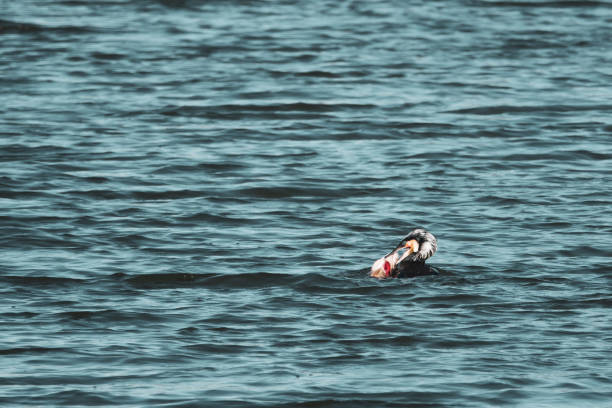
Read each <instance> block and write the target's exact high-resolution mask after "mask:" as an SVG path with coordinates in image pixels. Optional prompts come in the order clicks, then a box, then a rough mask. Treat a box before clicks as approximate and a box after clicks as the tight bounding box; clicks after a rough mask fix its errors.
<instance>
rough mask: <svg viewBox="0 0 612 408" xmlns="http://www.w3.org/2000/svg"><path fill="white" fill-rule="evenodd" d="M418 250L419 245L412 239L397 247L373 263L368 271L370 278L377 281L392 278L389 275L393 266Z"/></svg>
mask: <svg viewBox="0 0 612 408" xmlns="http://www.w3.org/2000/svg"><path fill="white" fill-rule="evenodd" d="M418 250H419V243H418V242H417V241H416V240H414V239H411V240H410V241H408V242H406V243H405V244H404V245H402V244H400V245H398V247H397V248H395V249H394V250H393V251H391V252H390V253H389V254H387V255H385V256H383V257H382V258H380V259H378V260H377V261H376V262H374V264H373V265H372V268H371V271H370V276H371V277H373V278H378V279H384V278H390V277H391V276H392V275H391V273H392V272H393V269H394V268H395V266H396V265H397V264H398V263H400V262H401V261H402V260H403V259H404V258H406V257H407V256H408V255H410V254H413V253H415V252H418ZM402 251H403V252H404V253H403V254H402V255H401V256H400V255H399V254H400V252H402Z"/></svg>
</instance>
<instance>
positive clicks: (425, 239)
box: [370, 228, 438, 279]
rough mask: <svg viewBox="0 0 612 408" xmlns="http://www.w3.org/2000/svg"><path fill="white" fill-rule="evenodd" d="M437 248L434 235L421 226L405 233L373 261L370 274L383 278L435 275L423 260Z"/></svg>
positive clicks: (434, 271) (433, 270) (430, 255)
mask: <svg viewBox="0 0 612 408" xmlns="http://www.w3.org/2000/svg"><path fill="white" fill-rule="evenodd" d="M437 249H438V243H437V241H436V237H434V236H433V234H432V233H430V232H427V231H425V230H424V229H422V228H417V229H415V230H413V231H411V232H410V234H408V235H406V237H405V238H404V239H402V240H401V241H400V243H399V244H398V245H397V246H396V247H395V249H394V250H393V251H391V252H389V253H388V254H387V255H385V256H383V257H382V258H380V259H379V260H377V261H376V262H374V264H373V265H372V270H371V272H370V276H373V277H375V278H379V279H384V278H409V277H413V276H423V275H437V274H438V272H437V271H436V270H435V269H434V268H432V267H431V266H429V265H425V261H426V260H427V259H429V258H431V257H432V256H433V254H434V253H435V252H436V250H437ZM402 252H403V253H402ZM400 253H402V254H401V255H400Z"/></svg>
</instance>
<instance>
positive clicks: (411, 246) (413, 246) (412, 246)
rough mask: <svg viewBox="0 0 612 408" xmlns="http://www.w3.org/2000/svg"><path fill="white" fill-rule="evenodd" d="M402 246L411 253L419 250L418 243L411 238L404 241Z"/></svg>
mask: <svg viewBox="0 0 612 408" xmlns="http://www.w3.org/2000/svg"><path fill="white" fill-rule="evenodd" d="M404 248H406V249H407V250H408V253H409V254H412V253H415V252H418V251H419V243H418V242H417V241H416V240H414V239H411V240H410V241H408V242H406V245H404Z"/></svg>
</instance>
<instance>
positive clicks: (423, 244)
mask: <svg viewBox="0 0 612 408" xmlns="http://www.w3.org/2000/svg"><path fill="white" fill-rule="evenodd" d="M402 249H405V252H404V254H403V255H402V256H401V257H400V259H399V262H401V261H403V260H404V259H408V260H410V261H413V262H425V260H426V259H429V258H431V257H432V256H433V254H435V253H436V250H437V249H438V242H437V241H436V237H434V236H433V234H432V233H430V232H427V231H425V230H424V229H422V228H417V229H415V230H413V231H411V232H410V233H409V234H408V235H406V237H404V239H402V240H401V241H400V243H399V244H398V245H397V247H395V249H394V250H393V251H391V253H396V252H397V251H400V250H402Z"/></svg>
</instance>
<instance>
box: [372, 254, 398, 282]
mask: <svg viewBox="0 0 612 408" xmlns="http://www.w3.org/2000/svg"><path fill="white" fill-rule="evenodd" d="M398 259H399V255H398V254H397V251H393V252H391V253H390V254H389V255H386V256H383V257H382V258H380V259H378V260H377V261H376V262H374V264H373V265H372V268H371V270H370V276H372V277H373V278H378V279H384V278H389V277H391V272H392V271H393V268H395V265H397V263H398Z"/></svg>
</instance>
